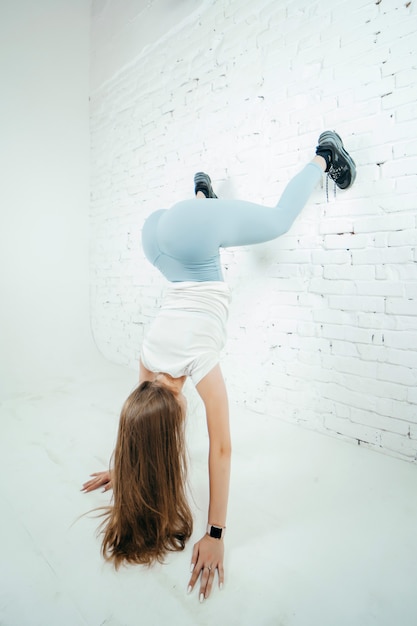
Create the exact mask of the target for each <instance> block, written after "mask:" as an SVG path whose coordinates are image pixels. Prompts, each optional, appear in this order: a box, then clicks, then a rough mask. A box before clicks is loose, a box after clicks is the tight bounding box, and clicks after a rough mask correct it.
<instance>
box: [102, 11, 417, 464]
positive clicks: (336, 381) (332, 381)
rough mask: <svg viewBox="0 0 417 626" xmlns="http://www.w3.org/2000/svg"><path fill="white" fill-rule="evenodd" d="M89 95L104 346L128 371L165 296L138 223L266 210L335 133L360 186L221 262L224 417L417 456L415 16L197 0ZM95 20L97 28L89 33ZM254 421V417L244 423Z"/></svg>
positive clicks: (318, 198)
mask: <svg viewBox="0 0 417 626" xmlns="http://www.w3.org/2000/svg"><path fill="white" fill-rule="evenodd" d="M193 15H194V19H193V20H192V21H190V20H188V21H187V22H186V23H185V24H184V26H183V28H179V27H178V26H177V28H176V29H175V30H174V31H172V33H170V32H168V33H166V35H165V36H164V37H163V38H162V39H160V40H159V41H157V42H155V44H154V45H152V46H148V48H146V49H145V50H143V51H139V53H138V56H137V57H136V58H134V59H132V62H131V63H130V64H129V65H127V66H125V67H122V68H120V71H119V72H118V73H117V74H116V75H115V76H114V77H113V78H112V79H111V80H109V81H107V82H106V83H104V84H102V85H101V86H100V87H99V88H97V89H96V90H95V91H94V92H93V93H92V94H91V137H92V139H91V141H92V190H91V301H92V328H93V332H94V337H95V340H96V343H97V345H98V347H99V349H100V350H101V351H102V353H103V354H104V355H105V356H106V357H107V358H108V359H110V360H111V361H115V362H118V363H123V364H127V365H128V366H130V367H132V368H137V362H138V356H139V350H140V344H141V341H142V338H143V334H144V332H145V330H146V327H147V325H148V324H149V322H150V320H151V319H152V318H153V316H154V314H155V312H156V310H157V306H158V303H159V302H160V298H161V294H162V292H163V289H164V286H165V282H164V279H163V278H162V277H161V276H160V275H159V274H158V272H157V271H156V270H155V269H154V268H152V267H151V266H150V265H149V264H148V263H147V261H146V260H145V258H144V256H143V253H142V251H141V247H140V234H141V227H142V224H143V221H144V219H145V218H146V217H147V216H148V215H149V214H150V213H151V212H152V211H154V210H156V209H158V208H161V207H169V206H170V205H171V204H172V203H173V202H174V201H175V200H177V199H182V198H185V197H190V196H191V195H192V177H193V174H194V172H195V171H198V170H205V171H208V172H209V173H210V175H211V177H212V180H213V183H214V186H215V188H216V190H217V191H218V194H219V195H223V196H237V197H241V198H244V199H248V200H253V201H256V202H261V203H264V204H267V205H272V204H274V203H275V202H276V200H277V199H278V197H279V194H280V192H281V191H282V190H283V187H284V185H285V183H286V182H287V181H288V180H289V179H290V177H291V176H292V175H293V174H295V173H296V172H297V171H299V169H301V167H302V165H303V164H304V163H305V162H306V161H307V160H309V159H310V158H311V156H312V154H313V149H314V147H315V145H316V141H317V137H318V135H319V133H320V132H321V131H322V130H324V129H326V128H335V129H336V130H337V131H338V132H339V133H340V134H341V135H342V136H343V138H344V140H345V143H346V145H347V147H348V149H349V151H350V152H351V153H352V155H353V156H354V158H355V160H356V163H357V167H358V175H357V180H356V183H355V186H354V187H353V188H352V189H351V190H349V191H347V192H344V193H343V192H339V191H338V193H337V195H336V198H334V197H333V188H332V186H331V185H330V188H329V202H327V201H326V195H325V189H324V188H323V187H320V186H319V187H318V188H317V190H316V191H315V192H314V193H313V196H312V198H311V200H310V202H309V204H308V206H307V207H306V208H305V209H304V211H303V213H302V214H301V216H300V217H299V218H298V220H297V222H296V223H295V224H294V225H293V227H292V229H291V230H290V232H289V233H288V234H286V235H284V236H283V237H281V238H280V239H278V240H276V241H274V242H271V243H268V244H264V245H261V246H254V247H252V248H245V249H233V250H226V251H224V252H223V253H222V254H223V261H224V267H225V278H226V280H227V281H228V282H229V283H230V285H231V287H232V290H233V294H234V298H233V304H232V308H231V316H230V322H229V341H228V345H227V349H226V351H225V354H224V357H223V370H224V373H225V377H226V379H227V382H228V386H229V395H230V398H231V402H232V403H237V405H242V404H244V405H245V406H246V407H247V408H249V409H250V410H252V411H253V412H254V414H258V413H261V414H268V415H270V416H273V417H275V418H276V419H282V420H287V421H291V422H296V423H298V424H300V425H302V426H305V427H307V428H312V429H315V430H318V431H320V432H323V433H327V434H329V435H333V436H337V437H342V438H345V439H347V440H350V441H353V442H355V443H359V444H360V445H365V446H367V447H371V448H373V449H375V450H379V451H382V452H385V453H387V454H390V455H394V456H397V457H400V458H403V459H407V460H410V461H415V460H416V455H417V394H416V387H417V288H416V279H417V251H416V242H417V223H416V221H417V217H416V216H417V211H416V208H417V206H416V205H417V193H416V189H417V177H416V170H417V143H416V140H415V137H416V136H417V108H416V83H417V70H416V46H415V41H416V36H417V19H416V15H417V13H416V3H415V2H409V3H406V2H403V1H401V2H400V1H395V0H389V1H388V0H382V2H381V1H380V2H375V1H372V2H370V1H368V0H350V1H349V2H347V1H346V2H340V1H339V2H337V3H333V4H332V3H328V2H327V3H324V2H306V1H305V0H286V1H284V2H273V1H272V0H268V1H267V0H263V1H260V0H258V1H257V2H241V1H238V0H226V1H224V0H222V1H214V2H210V3H208V2H205V3H202V4H201V10H200V12H199V13H198V14H197V13H196V14H193ZM93 19H94V18H93ZM255 419H259V418H258V417H256V416H255Z"/></svg>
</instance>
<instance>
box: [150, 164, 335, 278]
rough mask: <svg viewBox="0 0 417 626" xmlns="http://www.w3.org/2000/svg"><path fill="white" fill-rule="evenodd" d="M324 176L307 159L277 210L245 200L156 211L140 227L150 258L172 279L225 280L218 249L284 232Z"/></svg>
mask: <svg viewBox="0 0 417 626" xmlns="http://www.w3.org/2000/svg"><path fill="white" fill-rule="evenodd" d="M322 174H323V170H322V169H321V168H320V166H319V165H317V164H316V163H309V164H308V165H306V166H305V167H304V168H303V169H302V170H301V172H300V173H299V174H297V175H296V176H295V177H294V178H293V179H292V180H291V181H290V182H289V183H288V185H287V186H286V188H285V190H284V193H283V194H282V196H281V198H280V200H279V202H278V204H277V206H276V207H274V208H270V207H265V206H262V205H260V204H254V203H252V202H245V201H242V200H221V199H216V198H207V199H201V200H198V199H196V198H195V199H192V200H184V201H182V202H178V203H177V204H174V206H173V207H172V208H171V209H160V210H159V211H155V212H154V213H152V214H151V215H150V217H149V218H148V219H147V220H146V222H145V224H144V226H143V230H142V245H143V250H144V252H145V255H146V257H147V259H148V260H149V261H150V262H151V263H152V265H154V266H155V267H157V268H158V269H159V270H160V272H161V273H162V274H163V275H164V276H165V278H167V279H168V280H169V281H171V282H181V281H200V282H202V281H208V280H221V281H222V280H223V275H222V269H221V265H220V255H219V248H229V247H233V246H247V245H251V244H255V243H264V242H265V241H270V240H272V239H275V238H276V237H279V236H280V235H283V234H284V233H286V232H287V231H288V230H289V228H290V227H291V225H292V223H293V222H294V220H295V218H296V217H297V216H298V215H299V213H300V212H301V210H302V208H303V207H304V205H305V204H306V202H307V200H308V198H309V197H310V194H311V192H312V191H313V189H314V187H315V186H316V185H317V183H318V181H319V180H320V178H321V176H322Z"/></svg>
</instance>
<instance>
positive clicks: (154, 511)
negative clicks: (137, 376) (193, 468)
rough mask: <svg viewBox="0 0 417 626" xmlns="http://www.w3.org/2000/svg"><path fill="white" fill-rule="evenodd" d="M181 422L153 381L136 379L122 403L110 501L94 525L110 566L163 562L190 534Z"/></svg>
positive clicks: (169, 396) (173, 402) (170, 396)
mask: <svg viewBox="0 0 417 626" xmlns="http://www.w3.org/2000/svg"><path fill="white" fill-rule="evenodd" d="M184 425H185V408H184V407H183V406H182V405H181V404H180V402H179V401H178V399H177V397H176V396H175V394H174V393H173V392H172V391H171V390H170V389H167V388H166V387H164V386H162V385H160V384H158V383H155V382H149V381H146V382H143V383H141V384H140V385H139V387H137V388H136V389H135V390H134V391H133V392H132V393H131V394H130V396H129V397H128V398H127V400H126V402H125V403H124V406H123V408H122V412H121V415H120V423H119V431H118V435H117V442H116V448H115V452H114V467H113V470H112V484H113V501H112V505H111V506H110V507H109V508H108V509H107V510H106V512H105V513H104V516H105V519H104V521H103V522H102V524H101V527H100V528H101V531H102V533H103V535H104V537H103V543H102V547H101V552H102V555H103V556H104V558H105V559H106V560H107V561H112V562H113V564H114V566H115V568H116V569H117V568H118V567H119V566H120V565H121V564H122V563H123V562H128V563H137V564H143V565H151V564H152V563H153V562H155V561H159V562H163V558H164V556H165V555H166V553H167V552H168V551H173V550H183V549H184V547H185V543H186V541H187V539H189V537H190V536H191V533H192V528H193V520H192V515H191V510H190V507H189V505H188V503H187V498H186V473H187V461H186V449H185V437H184Z"/></svg>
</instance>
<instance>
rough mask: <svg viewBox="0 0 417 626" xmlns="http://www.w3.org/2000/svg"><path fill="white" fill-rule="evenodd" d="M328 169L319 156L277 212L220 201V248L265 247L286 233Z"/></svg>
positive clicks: (286, 193) (301, 174)
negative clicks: (262, 245) (261, 244)
mask: <svg viewBox="0 0 417 626" xmlns="http://www.w3.org/2000/svg"><path fill="white" fill-rule="evenodd" d="M325 168H326V162H325V160H324V159H323V158H322V157H320V156H316V157H315V158H314V159H313V161H311V162H310V163H309V164H308V165H306V166H305V167H304V168H303V169H302V170H301V172H299V173H298V174H297V175H296V176H294V178H292V179H291V180H290V182H289V183H288V184H287V186H286V187H285V189H284V192H283V194H282V195H281V197H280V199H279V201H278V204H277V205H276V206H275V207H273V208H270V207H264V206H262V205H258V204H253V203H250V202H242V201H227V200H226V201H219V200H216V204H217V203H219V204H218V206H216V209H215V212H216V215H217V217H218V220H219V222H220V224H219V230H218V236H219V245H220V246H221V247H223V248H227V247H229V246H245V245H250V244H254V243H263V242H265V241H270V240H271V239H275V238H276V237H279V236H280V235H283V234H284V233H286V232H287V231H288V230H289V229H290V227H291V226H292V224H293V223H294V221H295V219H296V218H297V216H298V215H299V214H300V213H301V210H302V209H303V207H304V206H305V204H306V202H307V200H308V199H309V197H310V195H311V193H312V191H313V190H314V188H315V187H316V185H317V183H318V182H319V180H320V179H321V177H322V175H323V172H324V170H325Z"/></svg>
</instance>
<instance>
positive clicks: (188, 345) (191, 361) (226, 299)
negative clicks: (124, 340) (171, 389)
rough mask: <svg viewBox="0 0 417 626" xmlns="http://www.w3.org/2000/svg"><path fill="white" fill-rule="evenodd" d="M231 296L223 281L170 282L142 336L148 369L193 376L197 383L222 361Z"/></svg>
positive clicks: (172, 374)
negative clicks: (221, 353)
mask: <svg viewBox="0 0 417 626" xmlns="http://www.w3.org/2000/svg"><path fill="white" fill-rule="evenodd" d="M230 299H231V294H230V288H229V287H228V285H226V283H224V282H222V281H207V282H191V281H189V282H180V283H171V285H170V286H169V288H168V289H167V291H166V293H165V295H164V298H163V301H162V304H161V308H160V310H159V312H158V314H157V316H156V318H155V319H154V321H153V322H152V324H151V326H150V328H149V331H148V333H147V334H146V336H145V338H144V340H143V344H142V351H141V357H140V358H141V361H142V363H143V365H144V366H145V367H146V369H148V370H150V371H151V372H163V373H164V374H170V375H171V376H173V377H174V378H179V377H180V376H184V375H185V376H190V377H191V379H192V381H193V383H194V385H197V384H198V383H199V382H200V381H201V380H202V378H204V376H206V374H208V373H209V372H210V370H211V369H213V367H214V366H215V365H217V363H218V362H219V359H220V351H221V350H222V348H223V347H224V345H225V343H226V336H227V318H228V315H229V304H230Z"/></svg>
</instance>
